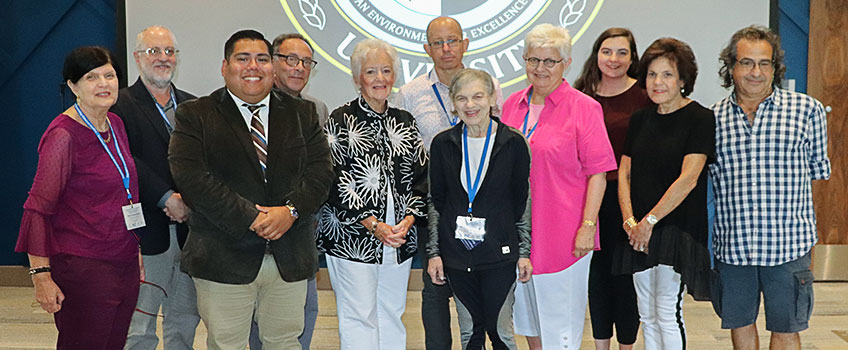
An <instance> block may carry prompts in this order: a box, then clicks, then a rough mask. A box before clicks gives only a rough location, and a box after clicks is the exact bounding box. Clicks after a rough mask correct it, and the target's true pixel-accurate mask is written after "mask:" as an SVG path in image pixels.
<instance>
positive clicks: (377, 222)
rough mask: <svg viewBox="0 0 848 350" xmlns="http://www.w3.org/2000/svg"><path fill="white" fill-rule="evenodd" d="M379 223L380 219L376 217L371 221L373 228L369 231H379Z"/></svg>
mask: <svg viewBox="0 0 848 350" xmlns="http://www.w3.org/2000/svg"><path fill="white" fill-rule="evenodd" d="M379 224H380V220H377V219H374V221H371V228H370V229H368V231H371V233H374V232H377V225H379Z"/></svg>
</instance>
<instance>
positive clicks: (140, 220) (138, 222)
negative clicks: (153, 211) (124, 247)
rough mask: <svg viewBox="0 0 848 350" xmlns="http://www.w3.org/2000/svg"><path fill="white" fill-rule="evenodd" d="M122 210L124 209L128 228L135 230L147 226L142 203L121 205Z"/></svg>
mask: <svg viewBox="0 0 848 350" xmlns="http://www.w3.org/2000/svg"><path fill="white" fill-rule="evenodd" d="M121 210H123V211H124V223H125V224H126V225H127V230H135V229H137V228H139V227H144V226H145V223H144V214H143V213H142V212H141V203H134V204H130V205H125V206H123V207H121Z"/></svg>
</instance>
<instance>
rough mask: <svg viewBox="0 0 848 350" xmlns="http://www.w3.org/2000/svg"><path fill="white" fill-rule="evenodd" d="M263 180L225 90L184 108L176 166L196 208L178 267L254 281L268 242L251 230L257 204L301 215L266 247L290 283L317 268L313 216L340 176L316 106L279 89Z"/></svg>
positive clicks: (174, 141) (173, 154) (174, 143)
mask: <svg viewBox="0 0 848 350" xmlns="http://www.w3.org/2000/svg"><path fill="white" fill-rule="evenodd" d="M269 108H270V109H269V112H268V125H267V126H266V130H268V136H269V143H268V157H267V161H266V166H267V167H266V172H265V178H266V179H267V183H266V181H265V180H264V179H265V178H263V175H262V168H261V167H260V165H259V159H258V158H257V155H256V150H255V149H254V146H253V142H252V140H251V138H250V134H249V131H248V127H247V124H246V123H245V121H244V118H242V115H241V113H240V112H239V110H238V107H236V105H235V102H234V101H233V99H232V97H230V94H229V93H228V92H227V89H226V88H221V89H218V90H217V91H215V92H213V93H212V94H211V95H209V96H205V97H201V98H199V99H197V100H194V101H190V102H187V103H184V104H181V105H180V106H179V108H178V109H177V114H176V119H177V122H176V127H175V130H174V132H173V134H172V135H171V144H170V150H169V162H170V164H171V172H172V173H173V175H174V180H175V181H176V183H177V186H179V188H180V189H181V190H182V195H183V200H185V201H186V203H187V204H188V205H189V207H191V209H192V215H191V216H190V217H189V234H188V240H187V241H186V244H185V247H184V248H183V252H182V260H181V268H182V270H183V271H185V272H186V273H188V274H189V275H191V276H192V277H198V278H202V279H206V280H210V281H215V282H219V283H229V284H246V283H250V282H252V281H253V280H254V279H255V278H256V275H257V274H258V272H259V267H260V266H261V264H262V259H263V256H264V254H265V249H266V241H265V239H263V238H260V237H259V236H257V235H256V233H255V232H253V231H250V229H249V227H250V225H251V224H252V223H253V221H254V219H255V218H256V216H257V215H258V214H259V211H258V210H257V209H256V208H255V206H254V205H255V204H260V205H264V206H282V205H285V203H286V202H287V201H291V203H292V204H293V205H294V206H295V207H296V208H297V210H298V212H299V214H300V218H299V219H297V220H295V222H294V224H293V225H292V227H291V228H290V229H289V230H288V231H287V232H286V233H285V234H284V235H283V236H282V238H280V239H278V240H275V241H270V242H269V243H268V244H269V248H270V251H271V253H272V254H273V255H274V258H275V260H276V263H277V268H278V270H279V272H280V276H282V278H283V280H285V281H289V282H292V281H299V280H303V279H306V278H309V277H312V276H313V275H314V274H315V273H316V272H317V271H318V252H317V249H316V247H315V229H314V228H315V218H314V214H315V212H316V211H317V210H318V207H319V206H320V205H321V204H322V203H323V202H324V201H325V200H326V199H327V193H328V191H329V187H330V184H331V183H332V178H333V170H332V165H331V163H330V148H329V144H328V143H327V137H326V136H325V135H324V132H323V131H322V129H321V128H320V127H319V126H318V116H317V115H316V113H315V107H314V104H312V103H307V102H305V101H302V100H299V99H296V98H294V97H291V96H288V95H286V94H284V93H277V92H272V94H271V99H270V106H269Z"/></svg>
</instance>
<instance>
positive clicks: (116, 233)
mask: <svg viewBox="0 0 848 350" xmlns="http://www.w3.org/2000/svg"><path fill="white" fill-rule="evenodd" d="M113 62H114V60H113V59H112V55H111V54H110V53H109V51H108V50H106V49H104V48H102V47H93V46H89V47H80V48H77V49H75V50H73V51H72V52H71V53H70V54H68V56H67V57H66V58H65V64H64V68H63V69H62V76H63V79H64V80H65V81H66V82H67V84H68V87H69V88H70V89H71V91H72V92H73V93H74V95H76V97H77V102H76V103H75V104H74V106H72V107H70V108H68V109H67V110H65V111H64V112H63V113H62V114H60V115H59V116H57V117H56V118H55V119H53V121H52V122H51V123H50V125H49V126H47V130H46V131H45V132H44V135H42V137H41V141H40V143H39V145H38V157H39V159H38V168H37V170H36V174H35V179H33V184H32V189H30V191H29V197H28V198H27V200H26V202H25V203H24V214H23V219H22V220H21V230H20V233H19V235H18V243H17V245H16V247H15V251H18V252H25V253H27V255H28V256H29V262H30V266H31V269H30V275H32V281H33V284H34V285H35V297H36V300H37V301H38V303H39V304H41V307H42V308H43V309H44V310H45V311H47V312H49V313H52V314H53V315H54V316H53V317H54V319H55V321H56V328H57V329H58V330H59V338H58V342H57V344H56V348H57V349H116V350H117V349H122V348H123V346H124V343H125V341H126V337H127V329H128V328H129V324H130V318H131V316H132V313H133V310H134V309H135V304H136V299H137V298H138V287H139V277H140V276H142V275H143V272H141V271H140V265H141V261H140V255H139V250H138V240H137V239H136V237H135V236H134V233H133V232H132V231H131V230H130V229H129V228H134V227H136V226H138V225H139V224H140V223H139V222H138V221H137V220H135V219H137V216H134V214H138V215H141V213H140V207H138V209H135V208H136V207H135V206H130V203H138V179H137V178H136V171H135V163H134V162H133V159H132V156H131V155H130V151H129V145H128V144H127V136H126V132H125V131H124V124H123V122H122V121H121V119H120V118H118V116H116V115H114V114H112V113H109V112H108V110H109V107H111V106H112V105H113V104H114V103H115V101H116V100H117V98H118V74H117V72H116V71H115V68H114V66H113ZM136 210H137V212H136ZM125 217H126V218H128V219H129V220H126V221H125ZM128 221H129V222H128ZM132 221H135V222H132Z"/></svg>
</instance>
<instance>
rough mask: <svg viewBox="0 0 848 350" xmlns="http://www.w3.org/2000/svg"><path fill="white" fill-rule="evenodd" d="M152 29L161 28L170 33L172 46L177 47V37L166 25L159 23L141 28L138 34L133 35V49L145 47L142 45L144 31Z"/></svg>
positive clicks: (137, 49)
mask: <svg viewBox="0 0 848 350" xmlns="http://www.w3.org/2000/svg"><path fill="white" fill-rule="evenodd" d="M154 29H162V30H165V31H167V32H168V33H169V34H171V40H172V41H173V42H174V47H177V37H176V36H175V35H174V32H172V31H171V30H170V29H168V27H165V26H160V25H153V26H150V27H147V28H144V29H142V30H141V31H140V32H138V35H136V36H135V51H139V50H144V49H146V47H144V33H147V32H148V31H151V30H154Z"/></svg>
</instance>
